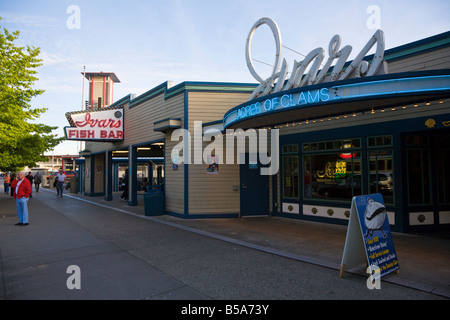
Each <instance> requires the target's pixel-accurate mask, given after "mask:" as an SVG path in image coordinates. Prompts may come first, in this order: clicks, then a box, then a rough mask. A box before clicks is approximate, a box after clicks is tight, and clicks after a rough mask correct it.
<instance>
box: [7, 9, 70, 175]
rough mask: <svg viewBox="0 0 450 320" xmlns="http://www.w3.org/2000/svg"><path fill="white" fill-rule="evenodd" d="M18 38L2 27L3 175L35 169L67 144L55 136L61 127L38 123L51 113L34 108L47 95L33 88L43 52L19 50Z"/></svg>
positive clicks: (33, 49)
mask: <svg viewBox="0 0 450 320" xmlns="http://www.w3.org/2000/svg"><path fill="white" fill-rule="evenodd" d="M0 22H1V18H0ZM18 37H19V31H15V32H9V31H8V30H7V29H4V28H2V27H1V26H0V171H17V170H19V169H22V168H23V167H25V166H29V167H33V166H35V165H36V162H37V161H41V160H44V159H45V158H44V157H43V156H42V155H43V154H44V152H45V151H48V150H51V149H53V148H54V147H55V146H56V145H58V144H59V143H60V142H61V141H62V140H64V138H56V137H55V136H54V135H53V134H52V133H51V132H52V130H54V129H57V127H51V126H48V125H45V124H39V123H34V120H36V119H38V118H39V117H40V116H41V114H42V113H44V112H45V111H46V110H47V109H46V108H32V107H31V104H30V102H31V99H32V98H33V97H35V96H38V95H40V94H42V93H43V92H44V90H40V89H34V88H33V84H34V82H35V81H37V80H38V78H37V77H36V74H37V71H36V70H35V69H36V68H38V67H39V66H41V65H42V63H41V61H42V60H41V59H39V58H38V55H39V53H40V49H39V48H38V47H33V46H26V47H19V46H16V45H15V44H14V41H16V40H17V39H18Z"/></svg>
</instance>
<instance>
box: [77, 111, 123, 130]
mask: <svg viewBox="0 0 450 320" xmlns="http://www.w3.org/2000/svg"><path fill="white" fill-rule="evenodd" d="M75 125H76V126H77V127H85V126H87V125H89V126H90V127H91V128H94V127H99V128H108V127H109V128H119V127H120V126H121V125H122V121H120V120H117V121H116V120H114V119H101V120H98V119H91V114H90V113H86V115H85V116H84V121H75Z"/></svg>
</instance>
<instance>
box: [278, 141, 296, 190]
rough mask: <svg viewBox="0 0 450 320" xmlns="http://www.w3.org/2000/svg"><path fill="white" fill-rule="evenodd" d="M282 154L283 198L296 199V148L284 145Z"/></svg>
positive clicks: (294, 145)
mask: <svg viewBox="0 0 450 320" xmlns="http://www.w3.org/2000/svg"><path fill="white" fill-rule="evenodd" d="M282 153H283V197H284V198H298V167H299V165H298V147H297V145H296V144H293V145H285V146H283V149H282Z"/></svg>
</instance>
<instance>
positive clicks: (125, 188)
mask: <svg viewBox="0 0 450 320" xmlns="http://www.w3.org/2000/svg"><path fill="white" fill-rule="evenodd" d="M122 189H123V192H122V195H121V196H120V199H122V200H124V201H127V200H128V169H126V170H125V175H124V177H123V180H122Z"/></svg>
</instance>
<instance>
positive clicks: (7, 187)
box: [3, 173, 11, 194]
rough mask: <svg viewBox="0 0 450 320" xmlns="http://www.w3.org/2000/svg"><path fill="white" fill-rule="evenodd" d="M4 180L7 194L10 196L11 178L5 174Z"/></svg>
mask: <svg viewBox="0 0 450 320" xmlns="http://www.w3.org/2000/svg"><path fill="white" fill-rule="evenodd" d="M3 179H4V181H3V183H4V186H5V193H6V194H8V193H9V186H10V185H11V177H10V176H9V174H7V173H5V177H4V178H3Z"/></svg>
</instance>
